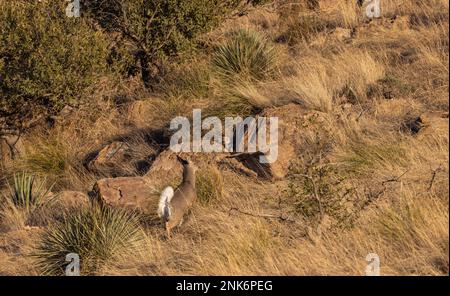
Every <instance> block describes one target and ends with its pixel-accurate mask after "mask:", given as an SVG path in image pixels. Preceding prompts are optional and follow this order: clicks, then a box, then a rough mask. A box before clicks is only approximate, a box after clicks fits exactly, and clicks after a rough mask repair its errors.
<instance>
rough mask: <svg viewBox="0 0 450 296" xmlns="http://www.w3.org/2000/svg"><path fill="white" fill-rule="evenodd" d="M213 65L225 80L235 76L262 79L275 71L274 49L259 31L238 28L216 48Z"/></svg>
mask: <svg viewBox="0 0 450 296" xmlns="http://www.w3.org/2000/svg"><path fill="white" fill-rule="evenodd" d="M213 65H214V67H215V69H216V70H217V72H218V74H219V75H220V76H222V77H223V78H225V79H227V80H228V79H231V80H233V79H234V78H236V76H238V77H239V78H242V77H246V78H251V79H256V80H263V79H265V78H268V77H270V76H271V75H273V74H274V72H275V65H276V54H275V49H274V47H272V46H271V45H270V44H269V43H268V41H267V40H266V39H265V38H264V37H263V36H261V35H260V34H259V33H257V32H254V31H250V30H238V31H236V32H234V33H232V34H231V36H230V38H229V39H228V40H227V41H226V42H225V43H224V44H222V45H220V46H219V47H218V48H217V49H216V52H215V54H214V57H213Z"/></svg>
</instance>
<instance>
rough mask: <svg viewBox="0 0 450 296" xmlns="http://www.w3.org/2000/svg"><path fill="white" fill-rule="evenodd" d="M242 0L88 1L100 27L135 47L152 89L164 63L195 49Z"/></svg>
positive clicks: (141, 67) (87, 6)
mask: <svg viewBox="0 0 450 296" xmlns="http://www.w3.org/2000/svg"><path fill="white" fill-rule="evenodd" d="M240 2H241V1H240V0H226V1H223V0H164V1H163V0H153V1H144V0H132V1H119V0H107V1H96V0H93V1H88V2H87V3H86V4H85V6H86V8H87V11H88V13H89V14H90V15H91V16H92V17H93V18H95V19H96V20H97V21H98V22H99V24H100V25H101V26H102V27H103V28H105V29H107V30H109V31H113V32H119V33H121V35H123V37H124V38H126V40H128V41H129V42H131V43H132V44H133V45H134V48H135V50H134V51H135V53H136V54H135V56H136V58H137V59H138V60H139V64H140V69H141V74H142V79H143V81H144V83H145V84H146V85H147V86H152V84H154V82H155V79H156V77H157V76H159V74H160V72H161V70H162V69H161V61H162V60H164V59H165V58H168V57H173V56H177V55H179V54H180V53H182V52H184V51H185V50H187V49H189V48H192V45H194V43H195V38H196V37H197V35H198V34H200V33H203V32H206V31H208V30H209V29H211V28H213V27H214V26H215V25H216V24H217V23H218V21H219V20H220V18H222V17H223V15H224V14H226V13H227V12H229V11H230V10H231V9H233V8H234V7H236V6H237V5H238V4H239V3H240Z"/></svg>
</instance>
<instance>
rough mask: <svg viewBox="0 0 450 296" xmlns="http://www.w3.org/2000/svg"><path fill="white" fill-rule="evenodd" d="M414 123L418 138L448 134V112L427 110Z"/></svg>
mask: <svg viewBox="0 0 450 296" xmlns="http://www.w3.org/2000/svg"><path fill="white" fill-rule="evenodd" d="M414 123H415V125H414V127H416V133H417V134H418V135H417V137H418V139H424V138H427V137H435V136H442V135H448V129H449V125H448V112H446V113H445V112H426V113H424V114H422V115H420V116H419V117H418V118H417V119H416V120H415V121H414Z"/></svg>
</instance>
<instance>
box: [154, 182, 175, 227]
mask: <svg viewBox="0 0 450 296" xmlns="http://www.w3.org/2000/svg"><path fill="white" fill-rule="evenodd" d="M173 195H174V191H173V188H172V187H171V186H168V187H166V188H165V189H164V190H163V191H162V192H161V196H160V198H159V205H158V216H159V218H164V219H165V220H169V218H170V215H171V212H170V201H171V200H172V197H173Z"/></svg>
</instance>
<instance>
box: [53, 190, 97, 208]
mask: <svg viewBox="0 0 450 296" xmlns="http://www.w3.org/2000/svg"><path fill="white" fill-rule="evenodd" d="M55 201H56V203H57V204H58V205H60V206H62V207H64V208H78V207H88V206H89V205H90V200H89V197H88V196H87V194H84V193H82V192H78V191H63V192H61V193H59V194H58V195H57V198H56V200H55Z"/></svg>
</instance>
